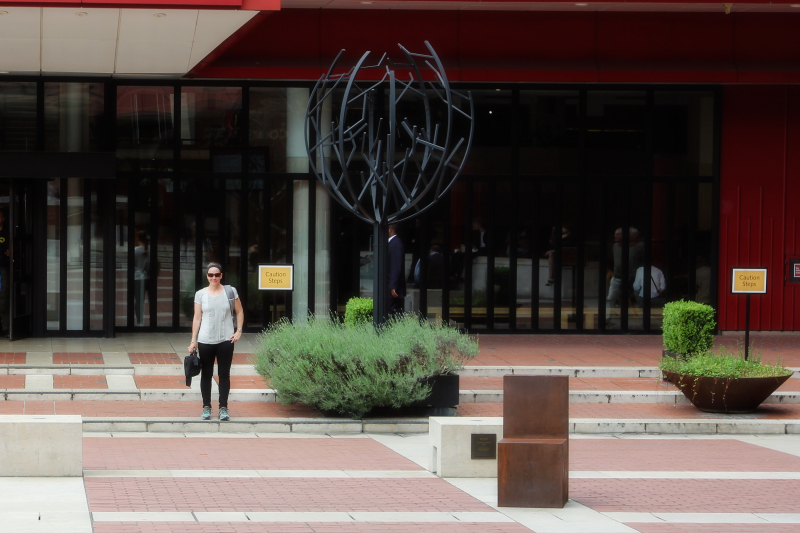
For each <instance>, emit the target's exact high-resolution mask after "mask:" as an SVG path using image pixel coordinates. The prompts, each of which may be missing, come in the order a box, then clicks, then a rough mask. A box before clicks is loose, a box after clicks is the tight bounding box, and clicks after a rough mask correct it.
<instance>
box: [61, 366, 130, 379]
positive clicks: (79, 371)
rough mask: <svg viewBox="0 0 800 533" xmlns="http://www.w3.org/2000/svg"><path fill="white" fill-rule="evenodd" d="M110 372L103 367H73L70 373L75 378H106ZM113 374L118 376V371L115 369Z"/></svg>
mask: <svg viewBox="0 0 800 533" xmlns="http://www.w3.org/2000/svg"><path fill="white" fill-rule="evenodd" d="M108 370H109V369H108V368H106V367H104V366H103V365H91V366H77V367H76V366H71V367H70V369H69V373H70V374H72V375H73V376H104V375H105V374H106V372H108ZM113 373H114V374H117V373H118V372H117V369H114V370H113Z"/></svg>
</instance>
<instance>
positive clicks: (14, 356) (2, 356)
mask: <svg viewBox="0 0 800 533" xmlns="http://www.w3.org/2000/svg"><path fill="white" fill-rule="evenodd" d="M25 356H26V352H0V365H24V364H25Z"/></svg>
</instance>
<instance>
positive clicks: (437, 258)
mask: <svg viewBox="0 0 800 533" xmlns="http://www.w3.org/2000/svg"><path fill="white" fill-rule="evenodd" d="M443 269H444V258H443V257H442V253H441V248H440V247H439V246H438V245H436V244H434V245H433V246H431V249H430V252H429V253H428V276H427V285H428V288H429V289H441V288H442V274H443ZM421 270H422V259H419V260H417V264H416V266H415V267H414V284H415V285H416V286H417V287H419V286H420V285H421V283H422V272H421Z"/></svg>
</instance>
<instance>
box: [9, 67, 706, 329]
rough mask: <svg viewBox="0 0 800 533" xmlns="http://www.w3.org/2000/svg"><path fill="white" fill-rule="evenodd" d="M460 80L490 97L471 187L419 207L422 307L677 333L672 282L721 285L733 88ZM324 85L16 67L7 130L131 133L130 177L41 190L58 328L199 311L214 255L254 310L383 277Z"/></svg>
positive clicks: (331, 304)
mask: <svg viewBox="0 0 800 533" xmlns="http://www.w3.org/2000/svg"><path fill="white" fill-rule="evenodd" d="M459 89H460V90H463V91H466V90H471V91H472V94H473V97H474V102H475V137H474V139H473V148H472V151H471V153H470V156H469V159H468V161H467V163H466V165H465V168H464V172H463V174H462V176H461V177H460V178H459V180H458V181H457V182H456V183H455V185H454V186H453V187H452V189H451V191H450V193H449V194H448V195H447V196H446V197H445V198H444V199H443V200H442V201H441V202H439V203H438V204H437V205H435V206H434V207H433V208H432V209H430V210H429V211H427V212H426V213H424V214H423V215H421V216H420V217H419V218H418V219H417V220H412V221H410V222H407V223H405V224H404V225H403V226H402V227H401V228H400V238H401V239H402V240H403V241H404V243H405V247H406V252H407V253H406V264H405V267H406V275H407V281H408V287H409V290H408V297H407V298H406V310H407V311H409V312H419V313H422V314H423V315H425V316H427V317H428V318H429V319H432V320H434V319H435V320H439V319H441V320H445V321H448V322H450V323H452V324H457V325H459V326H461V327H465V328H468V329H470V330H474V331H492V330H497V331H512V330H518V331H523V332H524V331H528V332H534V331H585V332H602V331H620V332H622V331H626V332H627V331H630V332H645V333H646V332H651V333H657V332H660V329H659V326H660V324H661V318H662V308H663V305H664V303H666V302H668V301H673V300H677V299H680V298H687V299H695V300H697V301H701V302H705V303H711V304H712V305H714V304H715V302H713V301H712V299H711V298H712V297H711V294H712V291H711V287H713V285H714V284H715V283H716V280H715V278H716V273H715V272H712V270H711V267H710V265H711V264H713V263H714V259H715V258H714V253H715V251H714V247H713V245H714V238H715V237H714V232H715V227H714V226H715V223H714V220H715V213H714V209H715V208H714V199H715V196H716V195H717V185H716V184H717V181H718V175H717V173H718V170H717V166H718V164H717V159H718V143H719V139H718V138H717V133H716V132H717V130H718V126H717V125H718V122H719V116H718V108H719V93H718V91H716V90H711V89H705V88H691V87H689V88H685V89H675V88H660V87H647V86H637V87H635V88H630V87H623V88H620V89H616V88H608V89H606V88H603V89H600V88H597V87H596V86H592V87H586V86H577V85H576V86H567V87H555V88H554V87H536V86H527V85H519V86H501V87H493V86H489V85H476V86H473V87H466V86H461V87H459ZM310 96H311V90H310V89H309V87H308V86H305V87H301V86H295V87H289V86H268V84H256V83H249V82H242V81H236V82H234V81H227V82H225V83H224V84H210V83H205V84H204V83H194V82H179V83H176V82H174V81H172V82H170V83H169V84H160V83H159V82H155V81H137V82H130V81H128V80H125V81H111V82H106V83H96V82H93V81H83V82H81V81H69V82H60V81H50V80H42V79H39V80H35V81H20V82H0V151H41V152H51V153H54V152H84V153H89V154H90V153H94V152H111V153H114V154H116V179H106V180H102V179H90V178H81V177H75V178H56V179H50V180H47V185H46V194H42V195H41V199H39V200H38V201H40V202H42V207H41V210H40V212H42V213H46V216H45V217H44V218H45V220H44V222H42V224H43V225H42V227H41V229H40V230H39V231H38V233H37V231H36V230H35V231H34V233H35V234H37V235H42V236H43V238H44V242H41V243H38V244H36V246H40V247H41V256H40V257H41V258H42V259H44V262H45V264H44V265H42V266H40V268H43V269H46V270H47V272H46V291H45V292H46V297H45V298H44V299H43V300H42V301H43V307H44V308H45V309H46V311H45V315H46V320H45V321H46V324H45V326H44V329H45V330H46V331H47V332H49V333H50V334H53V335H56V334H69V333H70V332H74V333H75V334H78V333H83V334H87V333H88V334H91V333H95V334H100V333H102V332H104V331H106V330H107V328H109V327H110V326H111V325H113V327H114V328H116V329H117V330H121V331H136V330H154V329H158V330H176V329H187V328H189V327H190V326H191V320H192V314H193V300H194V293H195V291H196V290H198V289H199V288H200V287H202V286H203V285H204V283H205V278H204V276H203V275H202V272H203V269H204V268H205V266H206V265H207V264H208V263H209V262H211V261H214V262H219V263H221V264H222V265H223V270H224V272H225V282H226V283H228V284H231V285H234V286H236V287H237V289H238V290H239V293H240V295H241V297H242V303H243V305H244V308H245V314H246V327H247V328H248V329H250V330H260V329H262V328H263V327H265V326H267V325H268V324H270V323H272V322H274V321H275V320H278V319H280V318H281V317H284V316H285V317H291V318H292V319H294V320H305V319H306V317H307V316H308V315H309V313H316V314H317V315H321V316H327V315H328V311H329V310H334V311H337V312H340V313H342V312H343V311H344V306H345V304H346V302H347V300H348V299H349V298H350V297H353V296H372V280H373V277H374V272H373V263H372V254H373V251H374V244H375V243H374V242H373V240H372V239H373V235H372V228H371V227H370V226H368V225H367V224H364V223H362V222H360V221H358V220H356V219H355V218H353V217H351V216H350V215H348V214H347V213H345V212H344V211H343V210H342V209H341V208H340V207H339V205H338V204H337V203H336V202H331V201H330V199H329V197H328V195H327V193H326V192H325V190H324V189H323V188H322V187H321V186H320V185H318V184H317V183H316V181H315V178H314V177H313V175H312V174H311V173H310V168H309V164H308V160H307V157H306V139H305V137H304V135H305V128H304V117H305V111H306V104H307V102H308V99H309V97H310ZM381 97H385V95H383V96H380V95H379V98H381ZM398 109H399V110H400V112H401V114H403V115H404V116H411V115H413V113H415V112H417V106H415V105H414V102H402V103H401V104H400V105H399V106H398ZM353 111H354V112H357V111H358V110H353ZM336 113H337V110H336V109H334V108H332V107H331V108H329V109H323V114H325V115H326V116H329V117H333V116H335V114H336ZM436 113H437V111H436V109H434V115H436ZM464 124H465V123H464V122H458V121H457V122H456V131H455V132H454V133H453V136H454V137H455V138H459V137H461V136H462V135H463V134H465V131H464ZM400 148H401V149H402V146H401V147H400ZM327 156H328V155H327V154H326V155H325V157H327ZM354 164H356V165H357V164H358V162H357V161H356V162H355V163H354ZM43 178H47V177H46V176H44V177H43ZM0 185H2V184H0ZM42 191H44V189H42ZM112 250H113V252H112ZM109 254H111V255H109ZM35 257H36V256H35ZM259 264H293V265H294V267H295V280H294V281H295V290H294V291H293V292H291V293H287V292H277V291H275V292H272V291H270V292H267V291H259V290H258V279H257V274H258V265H259ZM109 291H110V292H109ZM112 304H113V310H114V312H113V316H111V315H110V313H109V308H107V306H109V305H112ZM105 315H109V316H111V317H110V319H109V320H105V319H104V317H105Z"/></svg>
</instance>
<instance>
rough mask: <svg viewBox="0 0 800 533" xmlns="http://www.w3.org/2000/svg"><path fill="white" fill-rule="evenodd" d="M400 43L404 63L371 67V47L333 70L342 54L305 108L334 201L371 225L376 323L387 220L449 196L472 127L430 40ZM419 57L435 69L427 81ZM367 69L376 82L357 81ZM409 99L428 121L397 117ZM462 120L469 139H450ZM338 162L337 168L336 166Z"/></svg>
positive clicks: (316, 162)
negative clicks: (421, 47) (415, 47)
mask: <svg viewBox="0 0 800 533" xmlns="http://www.w3.org/2000/svg"><path fill="white" fill-rule="evenodd" d="M398 46H399V47H400V50H402V52H403V54H404V56H405V58H406V61H407V62H404V63H395V62H393V61H392V60H391V59H389V58H388V57H387V55H386V54H384V55H383V56H381V59H380V61H378V63H377V64H373V65H368V64H367V59H368V58H369V55H370V53H371V52H366V53H364V55H362V56H361V58H360V59H359V60H358V61H357V62H356V64H355V65H354V66H353V67H351V68H349V69H347V70H346V71H345V72H339V73H335V71H336V69H337V65H338V64H339V61H340V60H341V58H342V55H343V54H344V52H345V51H344V50H342V51H341V52H339V55H338V56H337V57H336V59H335V60H334V61H333V64H332V65H331V67H330V69H328V72H327V73H326V74H324V75H323V76H322V77H321V78H320V79H319V81H318V82H317V84H316V85H315V87H314V91H313V92H312V93H311V98H310V100H309V102H308V107H307V108H306V135H305V138H306V151H307V152H308V158H309V161H310V164H311V169H312V171H313V172H314V174H315V175H316V177H317V179H318V180H319V181H320V183H322V185H323V186H324V187H325V189H326V190H327V191H328V193H329V194H330V195H331V196H332V197H333V198H334V199H335V200H336V201H337V202H339V203H340V204H341V205H342V206H343V207H344V208H345V209H346V210H347V211H349V212H350V213H352V214H353V215H355V216H357V217H358V218H360V219H361V220H363V221H365V222H368V223H370V224H372V225H373V228H374V230H373V231H374V242H375V252H374V259H375V277H374V280H373V299H374V313H373V318H374V322H375V324H376V325H377V324H380V323H382V322H383V321H384V320H385V315H386V310H387V304H388V295H387V292H388V289H387V284H388V281H387V268H386V266H387V248H388V227H389V224H392V223H399V222H403V221H405V220H408V219H410V218H413V217H416V216H418V215H420V214H421V213H423V212H424V211H426V210H427V209H430V208H431V207H432V206H433V205H434V204H435V203H436V202H437V201H439V199H441V198H442V197H443V196H444V195H445V194H446V193H447V191H448V190H449V189H450V187H451V186H452V184H453V183H454V182H455V180H456V178H457V177H458V175H459V173H460V172H461V169H462V168H463V166H464V163H465V161H466V159H467V154H468V153H469V149H470V146H471V144H472V134H473V131H474V120H473V116H474V105H473V101H472V94H471V93H469V92H468V93H467V94H466V95H464V94H461V93H459V92H457V91H454V90H453V89H452V87H450V83H449V82H448V80H447V75H446V74H445V70H444V66H443V65H442V62H441V61H440V60H439V57H438V56H437V55H436V52H435V51H434V49H433V47H432V46H431V45H430V43H428V42H427V41H425V46H426V47H427V48H428V51H429V52H430V53H429V54H414V53H411V52H409V51H408V50H406V49H405V48H404V47H403V46H402V45H398ZM417 60H422V61H423V62H424V65H425V67H427V69H430V71H432V76H428V79H427V80H426V79H425V77H423V75H422V70H421V69H420V65H419V64H418V63H417ZM395 69H401V70H403V71H405V72H406V73H407V75H408V79H407V81H406V80H405V79H400V78H398V77H397V76H396V72H395ZM370 70H371V71H376V70H378V71H380V70H383V73H382V74H381V75H380V77H379V79H374V78H378V76H373V79H372V80H369V81H367V82H364V81H363V80H362V81H359V80H357V78H358V76H359V74H360V73H362V71H370ZM426 73H427V70H426ZM387 93H388V94H387ZM384 96H385V97H386V98H385V100H386V101H385V102H382V101H383V100H384ZM404 98H405V99H410V98H415V99H417V100H418V103H419V105H420V109H419V110H420V111H423V112H424V119H423V121H424V123H423V124H413V123H411V121H410V120H409V119H408V118H407V117H402V118H400V119H398V115H397V113H398V104H399V103H401V102H404ZM335 102H340V105H339V109H338V112H337V113H334V114H333V115H332V116H331V119H330V124H329V123H328V119H327V117H326V118H324V119H323V111H324V110H325V109H326V106H327V105H331V106H332V104H333V103H335ZM381 103H383V104H384V105H381ZM434 111H436V112H437V116H436V117H434V116H433V112H434ZM457 119H459V120H461V121H462V122H464V123H465V124H464V126H465V127H466V126H467V124H468V128H469V136H468V137H467V138H465V137H461V138H460V139H459V140H458V141H457V142H455V143H453V142H452V139H451V135H452V132H453V129H454V127H455V122H456V120H457ZM308 128H311V132H310V133H311V135H309V131H308ZM312 143H313V144H312ZM334 160H335V161H336V163H337V164H338V168H332V164H331V163H332V161H334ZM355 167H360V168H355Z"/></svg>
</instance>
